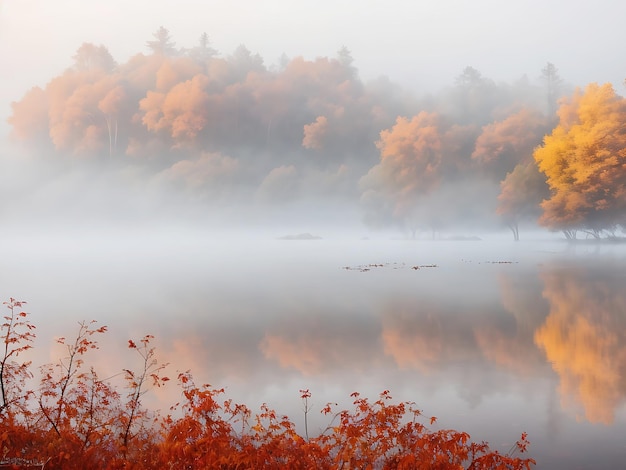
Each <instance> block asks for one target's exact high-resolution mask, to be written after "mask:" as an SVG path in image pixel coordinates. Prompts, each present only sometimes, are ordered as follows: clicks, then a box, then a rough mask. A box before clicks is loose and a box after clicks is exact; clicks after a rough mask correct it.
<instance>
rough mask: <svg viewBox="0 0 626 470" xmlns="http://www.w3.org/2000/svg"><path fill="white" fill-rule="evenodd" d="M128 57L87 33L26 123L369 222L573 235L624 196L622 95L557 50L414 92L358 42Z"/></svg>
mask: <svg viewBox="0 0 626 470" xmlns="http://www.w3.org/2000/svg"><path fill="white" fill-rule="evenodd" d="M146 45H147V48H148V50H149V53H148V54H143V53H138V54H136V55H134V56H132V57H130V59H128V61H126V62H125V63H117V62H116V61H115V60H114V58H113V57H112V56H111V54H110V53H109V52H108V50H107V49H106V47H104V46H102V45H100V46H96V45H94V44H88V43H85V44H83V45H82V46H80V48H79V49H78V50H77V52H76V55H75V56H74V58H73V59H74V63H73V65H72V66H71V67H69V68H68V69H67V70H65V71H64V72H63V73H62V74H60V75H59V76H57V77H54V78H53V79H51V80H50V81H49V82H48V83H47V84H46V85H45V86H44V87H34V88H32V89H31V90H30V91H29V92H28V93H27V94H26V95H25V96H24V97H22V98H21V99H20V100H19V101H16V102H15V103H13V111H12V115H11V117H10V118H9V122H10V124H11V126H12V135H13V137H14V138H15V140H16V141H19V142H21V143H23V144H24V147H25V148H27V149H28V150H29V151H30V152H32V153H34V154H37V155H41V156H50V155H54V156H55V157H56V158H57V159H58V161H60V162H63V161H70V160H72V161H75V160H87V161H92V162H93V161H96V162H107V164H110V165H113V166H117V167H120V166H121V167H132V168H133V169H134V170H136V171H137V173H138V174H139V175H140V177H141V178H143V179H144V180H146V181H150V183H151V184H156V185H157V186H158V187H161V188H164V189H167V190H172V191H173V192H174V193H175V194H177V195H178V196H176V197H181V198H182V199H183V200H184V199H185V198H188V199H189V200H193V201H202V202H203V203H205V204H209V205H210V204H222V203H229V202H232V201H235V200H236V201H244V202H246V201H247V202H252V201H254V202H255V203H261V204H266V205H269V206H273V205H281V204H285V203H286V202H294V201H305V200H326V201H341V202H342V203H343V202H347V203H349V204H352V205H353V207H354V208H355V209H354V210H358V211H359V212H360V213H361V214H362V216H363V221H364V222H365V224H367V225H368V226H370V227H391V226H395V227H399V228H401V229H403V230H406V231H408V232H410V233H412V234H413V236H416V235H417V233H418V232H419V231H421V230H426V231H432V232H433V233H436V232H443V231H446V230H457V229H462V228H478V227H482V228H485V227H486V228H494V227H498V226H501V225H502V224H506V225H508V226H509V227H510V229H511V230H512V233H513V235H514V237H515V238H516V239H518V238H519V226H520V224H527V225H534V224H537V223H538V224H539V225H541V226H544V227H546V228H548V229H550V230H554V231H563V233H564V234H565V235H566V236H567V237H568V238H575V237H576V233H577V232H579V231H583V232H586V233H588V234H591V235H593V236H594V237H600V236H602V235H603V234H610V235H615V233H616V230H619V229H622V228H623V223H624V221H623V204H624V202H623V201H624V200H625V196H624V195H625V194H626V193H625V191H626V190H625V189H624V175H625V174H626V173H625V169H624V168H626V167H625V166H624V164H623V158H624V145H623V141H624V138H625V137H624V133H625V131H624V122H625V121H624V117H625V115H624V98H622V97H621V96H619V95H617V94H616V93H615V91H614V89H613V88H612V86H611V85H610V84H604V85H598V84H589V85H587V86H586V87H585V88H584V89H575V90H572V89H571V87H570V86H569V85H567V84H566V83H565V81H564V80H563V79H562V78H561V77H560V76H559V73H558V70H557V68H556V67H555V66H554V65H553V64H551V63H548V64H546V66H545V67H544V68H543V69H542V70H541V71H540V73H538V76H537V77H536V79H529V78H528V77H521V78H520V79H519V80H517V81H515V82H514V83H496V82H495V81H493V80H491V79H489V78H487V77H484V76H483V75H482V74H481V73H480V72H479V71H478V70H476V69H474V68H473V67H469V66H468V67H466V68H464V69H463V70H462V72H461V73H460V74H459V76H458V77H456V80H455V81H454V83H453V84H451V85H449V86H446V87H443V89H442V90H440V91H439V92H437V93H430V94H424V95H423V96H419V97H418V96H416V95H415V94H411V93H409V92H407V91H406V90H404V89H402V88H401V87H399V86H398V85H396V84H394V83H393V82H391V81H390V80H389V79H388V78H386V77H385V76H381V77H379V78H377V79H374V80H369V81H364V80H362V79H361V78H360V77H359V73H358V70H357V69H356V67H355V66H354V60H353V58H352V56H351V54H350V51H349V50H348V49H347V48H345V47H343V48H341V49H340V50H339V51H338V52H337V55H336V57H332V58H328V57H318V58H316V59H314V60H307V59H305V58H303V57H295V58H288V57H286V56H284V55H283V56H282V57H281V58H280V59H279V60H278V62H277V63H276V64H273V65H271V66H267V65H265V63H264V61H263V59H262V58H261V57H260V56H259V55H258V54H255V53H252V52H251V51H250V50H249V49H248V48H246V47H245V46H243V45H241V46H239V47H238V48H237V49H236V50H235V51H233V52H232V53H231V54H223V55H222V54H220V53H218V51H216V50H215V49H213V48H212V47H211V44H210V41H209V38H208V35H206V34H202V36H201V37H200V39H199V41H198V44H197V45H196V46H195V47H191V48H177V47H176V44H175V43H174V42H173V41H172V38H171V37H170V35H169V32H168V31H167V29H166V28H163V27H161V28H159V30H157V32H156V33H155V34H154V38H153V40H151V41H148V42H147V44H146Z"/></svg>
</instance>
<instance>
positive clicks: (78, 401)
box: [0, 299, 534, 470]
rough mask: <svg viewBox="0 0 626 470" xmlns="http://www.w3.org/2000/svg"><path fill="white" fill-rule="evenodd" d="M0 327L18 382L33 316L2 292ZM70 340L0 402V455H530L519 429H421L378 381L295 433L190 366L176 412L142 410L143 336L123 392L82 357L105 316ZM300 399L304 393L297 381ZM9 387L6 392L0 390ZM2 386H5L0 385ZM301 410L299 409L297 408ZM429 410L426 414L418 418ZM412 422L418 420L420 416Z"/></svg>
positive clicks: (482, 458) (358, 463)
mask: <svg viewBox="0 0 626 470" xmlns="http://www.w3.org/2000/svg"><path fill="white" fill-rule="evenodd" d="M6 305H7V306H8V310H9V311H8V313H7V314H6V315H4V319H5V323H4V324H2V325H1V326H0V331H1V333H2V336H3V340H4V343H5V345H6V348H5V354H4V355H3V356H2V359H1V364H0V365H1V367H0V369H1V374H0V379H1V380H0V381H1V382H2V384H3V390H10V389H11V387H12V385H13V382H14V381H17V383H18V384H22V383H23V379H24V377H25V375H30V374H31V372H30V370H29V369H30V363H29V362H28V361H21V362H20V359H19V358H18V356H19V355H20V353H21V352H23V351H24V350H25V349H27V348H29V347H30V343H31V340H32V339H33V338H34V333H33V330H34V325H32V324H31V323H30V321H29V320H28V314H27V313H26V312H23V311H21V308H22V306H23V302H18V301H15V300H14V299H11V300H10V301H9V302H8V303H7V304H6ZM79 326H80V328H79V331H78V334H77V336H76V339H75V340H73V341H72V340H70V341H66V340H65V339H64V338H61V339H59V340H58V342H59V343H60V344H61V345H63V346H64V347H65V350H66V354H67V357H66V358H64V359H63V360H61V361H59V363H58V364H57V365H56V366H55V365H51V366H44V368H42V369H41V371H42V374H41V386H40V388H39V390H33V391H30V392H28V393H26V394H23V395H21V396H20V397H18V399H16V400H10V401H7V400H6V399H5V401H4V403H3V407H2V408H0V445H1V446H2V449H3V454H2V457H0V466H2V467H3V468H4V467H10V468H37V467H39V468H44V466H45V468H52V469H73V468H83V469H103V468H104V469H116V468H133V469H137V470H140V469H153V468H208V469H211V468H220V469H225V468H232V469H234V468H271V469H274V468H276V469H278V468H288V469H289V468H294V469H295V468H297V469H302V468H319V469H336V468H357V467H358V468H440V469H452V468H455V469H457V468H464V466H465V465H467V466H468V467H467V468H470V469H476V470H477V469H491V468H494V469H495V468H508V469H520V470H521V469H524V468H525V469H529V468H530V466H531V464H534V460H532V459H524V458H521V457H514V456H513V453H514V452H517V451H519V452H524V451H526V449H527V446H528V444H529V443H528V440H527V438H526V433H523V434H522V436H521V438H520V440H519V441H518V442H517V443H516V444H514V445H513V446H512V448H511V450H510V452H509V454H507V455H502V454H499V453H498V452H492V451H490V449H489V447H488V446H487V444H485V443H479V444H477V443H473V442H471V441H470V436H469V435H468V434H467V433H464V432H459V431H455V430H439V431H432V430H430V429H429V428H428V427H427V426H428V419H425V417H423V416H422V412H421V411H420V410H418V409H417V408H416V407H415V404H413V403H410V402H400V403H394V402H393V401H391V396H390V393H389V391H384V392H382V393H381V394H380V398H379V399H378V400H376V401H375V402H370V401H369V400H368V399H367V398H361V397H360V396H359V394H358V393H353V394H352V397H353V409H350V410H343V411H338V412H336V411H334V410H333V409H332V406H331V405H330V404H328V405H326V406H325V407H324V408H323V409H322V412H323V413H324V414H326V415H328V416H329V421H330V424H329V426H328V428H327V429H326V430H325V431H324V432H323V433H322V434H321V435H319V436H317V437H313V438H309V437H308V436H306V437H302V436H300V435H298V434H297V433H296V431H295V425H294V424H293V422H292V421H291V420H290V419H289V418H288V417H287V416H280V415H278V414H277V413H276V412H275V411H274V410H272V409H271V408H269V407H268V406H267V405H265V404H264V405H263V406H262V407H261V411H260V412H259V413H258V414H256V415H254V416H253V415H252V413H251V411H250V410H249V409H248V407H246V406H245V405H242V404H235V403H233V401H232V400H225V401H221V395H222V394H223V393H224V390H223V389H214V388H212V387H210V386H209V385H196V384H195V382H194V381H193V377H192V375H191V373H190V372H183V373H180V374H179V375H178V382H179V386H180V388H181V390H182V395H183V399H182V402H181V403H180V404H177V405H174V406H173V407H172V410H173V411H176V410H177V411H180V412H181V413H179V414H178V416H177V417H174V416H171V415H168V416H166V417H161V416H160V415H159V414H158V413H156V414H153V413H150V412H149V411H148V410H146V409H144V407H143V405H142V403H141V397H142V396H143V395H144V393H145V392H146V391H147V390H148V389H149V385H150V384H152V385H153V386H162V385H165V383H166V382H167V381H168V380H169V379H168V378H167V377H164V376H162V375H161V373H162V371H163V368H164V365H160V364H159V362H158V361H157V360H156V358H155V351H154V348H153V347H152V346H151V344H150V343H151V340H152V339H153V338H152V336H151V335H146V336H144V337H143V339H141V340H140V341H139V342H137V343H135V342H134V341H132V340H129V342H128V346H129V348H130V349H131V350H133V351H135V352H136V353H138V354H139V356H140V358H141V364H142V367H141V368H140V369H139V371H137V372H133V371H131V370H128V369H123V370H124V376H125V379H126V382H127V385H126V388H127V391H128V394H127V398H126V399H125V398H124V394H121V393H120V392H119V391H117V390H116V389H115V387H113V386H112V385H110V383H108V379H104V380H103V379H100V378H99V377H98V373H97V372H96V370H95V369H94V367H91V368H90V370H89V372H87V371H86V370H85V369H86V365H85V362H84V361H85V359H86V358H87V355H88V353H89V352H90V351H91V352H93V351H92V350H96V349H98V346H97V342H96V340H95V339H94V338H95V336H94V335H96V334H102V333H104V332H105V331H106V327H100V328H95V327H93V322H91V323H84V322H83V323H80V325H79ZM301 394H302V395H301V397H302V399H303V400H304V404H305V407H306V406H307V403H308V402H307V399H308V398H309V397H310V393H309V391H308V390H301ZM9 396H11V395H9ZM5 397H6V395H5ZM307 411H308V409H307ZM435 420H436V418H431V419H430V425H432V424H433V423H434V422H435ZM423 421H426V423H424V422H423Z"/></svg>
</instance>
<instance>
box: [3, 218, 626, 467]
mask: <svg viewBox="0 0 626 470" xmlns="http://www.w3.org/2000/svg"><path fill="white" fill-rule="evenodd" d="M276 235H282V234H271V235H270V234H255V235H249V236H246V235H242V234H237V235H236V236H224V235H222V236H214V235H212V234H210V233H205V232H203V231H183V230H173V229H168V230H163V229H159V230H157V229H155V230H145V231H141V232H125V233H123V232H110V233H106V232H80V233H71V232H69V233H67V232H66V233H61V232H58V233H55V234H49V233H48V234H45V235H44V234H38V233H32V232H31V233H26V234H23V233H21V234H20V233H16V234H9V235H6V234H5V236H4V240H3V243H2V249H1V250H0V258H1V262H2V265H3V269H2V274H1V279H0V281H1V282H0V286H2V297H3V300H6V299H7V298H8V297H10V296H12V297H16V298H18V299H21V300H27V301H28V302H29V304H28V309H27V310H28V311H29V312H30V313H31V319H32V321H33V322H34V323H36V324H37V325H38V331H39V335H38V339H37V343H36V349H37V354H39V356H38V357H37V361H39V362H40V363H44V362H47V361H50V360H54V359H55V358H57V357H58V356H59V354H61V352H60V351H58V350H57V349H56V348H55V346H54V343H53V341H52V340H53V338H54V337H55V336H61V335H62V336H71V334H72V332H73V331H75V329H76V325H77V323H76V322H77V321H80V320H91V319H95V320H97V321H98V323H99V324H104V325H108V326H109V333H108V334H107V335H106V336H105V337H103V338H102V340H101V345H102V349H101V352H99V353H97V354H95V355H92V357H91V360H92V362H94V363H96V364H97V367H98V368H99V369H100V370H101V376H104V375H105V374H111V375H112V374H114V373H116V372H117V371H119V370H120V369H121V368H122V367H128V366H133V365H136V366H138V364H134V363H135V362H138V361H137V358H135V357H134V356H132V354H131V352H129V351H128V350H127V349H126V344H127V340H128V339H130V338H133V339H138V338H140V337H142V336H143V335H144V334H147V333H149V334H153V335H154V336H155V337H156V345H157V351H158V355H159V357H160V358H161V359H162V360H163V361H164V362H169V363H170V366H169V367H168V370H169V373H170V374H171V376H175V375H176V371H183V370H187V369H191V370H192V372H193V373H194V375H195V377H196V378H197V381H198V382H199V383H204V382H207V383H210V384H212V385H214V386H218V387H225V388H226V395H227V396H228V397H231V398H233V399H234V400H235V401H240V402H244V403H246V404H248V405H249V406H251V407H253V408H254V407H258V405H260V404H261V403H263V402H267V403H268V404H269V405H270V407H272V408H275V409H276V410H277V411H279V412H280V413H286V414H288V415H289V416H290V417H291V418H292V420H294V421H295V422H296V423H297V424H298V426H299V429H302V427H301V424H302V423H301V422H302V420H303V418H302V416H303V413H302V404H301V402H300V400H299V393H298V390H299V389H302V388H308V389H310V390H311V392H312V394H313V397H312V404H313V407H314V411H315V410H319V409H321V408H322V407H323V406H324V405H325V404H326V403H327V402H336V403H338V406H339V407H345V406H349V403H350V399H349V395H350V393H351V392H353V391H359V392H361V394H362V395H365V396H368V397H371V398H372V399H375V398H377V396H378V394H379V393H380V392H381V391H383V390H385V389H389V390H390V391H391V393H392V396H393V397H394V398H395V399H397V400H412V401H415V402H416V403H417V404H418V405H419V407H420V408H421V409H422V410H423V411H424V413H425V414H426V415H427V416H432V415H434V416H437V417H438V418H439V421H438V425H439V426H440V427H446V428H455V429H459V430H465V431H468V432H469V433H470V434H471V436H472V438H473V439H474V440H483V439H484V440H488V441H489V442H490V444H491V445H492V448H493V449H496V450H499V451H501V452H507V451H508V450H509V448H510V446H511V445H512V443H514V442H515V440H516V439H518V438H519V435H520V434H521V432H522V431H527V432H528V433H529V437H530V441H531V453H530V455H531V456H532V457H534V458H535V459H536V460H537V461H538V463H539V466H538V468H555V469H560V468H563V469H573V468H620V467H621V466H622V465H624V464H623V462H624V459H625V458H626V443H625V441H624V436H626V411H625V407H624V401H625V397H626V247H625V246H621V245H617V246H616V245H611V246H609V245H601V246H598V245H591V244H579V245H577V246H570V245H568V244H566V243H565V242H563V241H558V240H552V241H541V242H540V241H521V242H519V243H514V242H512V241H508V240H491V241H490V240H487V239H485V240H482V241H465V242H451V241H423V240H420V241H407V240H384V239H381V240H374V239H372V240H361V239H359V238H357V237H353V238H350V237H336V238H326V237H324V239H322V240H298V241H296V240H278V239H276V238H275V237H276ZM179 395H180V394H179V391H178V390H177V389H176V387H175V386H171V387H169V390H158V391H154V392H153V393H151V395H150V396H148V395H147V396H146V397H147V400H148V404H149V405H150V406H158V407H162V408H164V409H166V408H167V407H168V406H169V405H170V404H171V403H173V402H174V401H176V400H177V399H178V398H179ZM148 397H149V398H148ZM257 409H258V408H257ZM310 419H311V422H310V424H309V432H310V433H313V432H314V431H315V430H316V429H322V428H324V427H325V426H326V425H327V424H328V422H327V421H326V419H325V418H324V417H323V416H321V415H319V416H318V414H317V413H313V412H312V417H311V418H310Z"/></svg>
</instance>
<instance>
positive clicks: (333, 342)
mask: <svg viewBox="0 0 626 470" xmlns="http://www.w3.org/2000/svg"><path fill="white" fill-rule="evenodd" d="M377 335H378V329H377V328H375V329H371V327H370V326H368V323H367V322H365V321H362V322H361V323H358V324H357V323H355V321H353V320H351V319H350V318H349V317H346V318H343V319H341V318H337V317H332V318H329V317H324V315H321V314H316V315H307V316H297V318H296V319H293V318H292V319H285V320H284V321H283V322H282V324H281V327H280V329H277V330H275V331H272V332H267V333H266V334H265V335H264V337H263V340H262V341H261V342H260V344H259V348H260V349H261V351H262V353H263V355H264V356H265V357H266V358H267V359H271V360H275V361H277V362H278V363H279V364H280V366H281V367H284V368H293V369H295V370H297V371H299V372H300V373H302V374H304V375H312V374H321V373H323V372H324V371H328V370H330V369H331V368H333V367H335V368H342V367H345V366H346V365H347V366H348V367H349V369H350V370H352V371H354V370H368V369H369V368H371V366H372V365H373V364H375V363H376V362H377V361H379V360H380V358H379V357H377V354H378V349H377V348H373V347H372V344H374V343H376V342H377V340H378V338H377Z"/></svg>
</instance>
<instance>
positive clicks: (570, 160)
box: [534, 83, 626, 238]
mask: <svg viewBox="0 0 626 470" xmlns="http://www.w3.org/2000/svg"><path fill="white" fill-rule="evenodd" d="M558 115H559V124H558V125H557V127H556V128H555V129H554V130H553V131H552V133H551V134H550V135H548V136H546V137H545V138H544V141H543V145H542V146H541V147H538V148H537V149H536V150H535V152H534V158H535V160H536V162H537V164H538V166H539V170H540V171H542V172H543V173H545V175H546V179H547V183H548V186H549V187H550V193H551V194H550V197H549V198H548V199H546V200H545V201H544V202H543V203H542V208H543V215H542V216H541V217H540V219H539V223H540V224H542V225H544V226H546V227H548V228H550V229H552V230H562V231H563V233H565V235H566V237H567V238H575V237H576V232H577V231H578V230H582V231H584V232H586V233H589V234H591V235H593V236H594V237H596V238H599V237H600V236H601V234H602V232H603V231H605V230H609V231H611V230H613V229H614V228H615V227H616V226H619V225H622V226H623V225H624V222H625V218H624V214H625V213H626V99H624V98H623V97H621V96H619V95H617V94H616V93H615V91H614V89H613V87H612V85H611V84H604V85H598V84H596V83H592V84H590V85H588V86H587V87H586V88H585V90H584V91H581V90H577V91H576V92H575V93H574V95H573V96H572V97H571V98H569V99H568V100H566V101H565V102H563V103H562V105H561V107H560V108H559V111H558Z"/></svg>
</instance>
